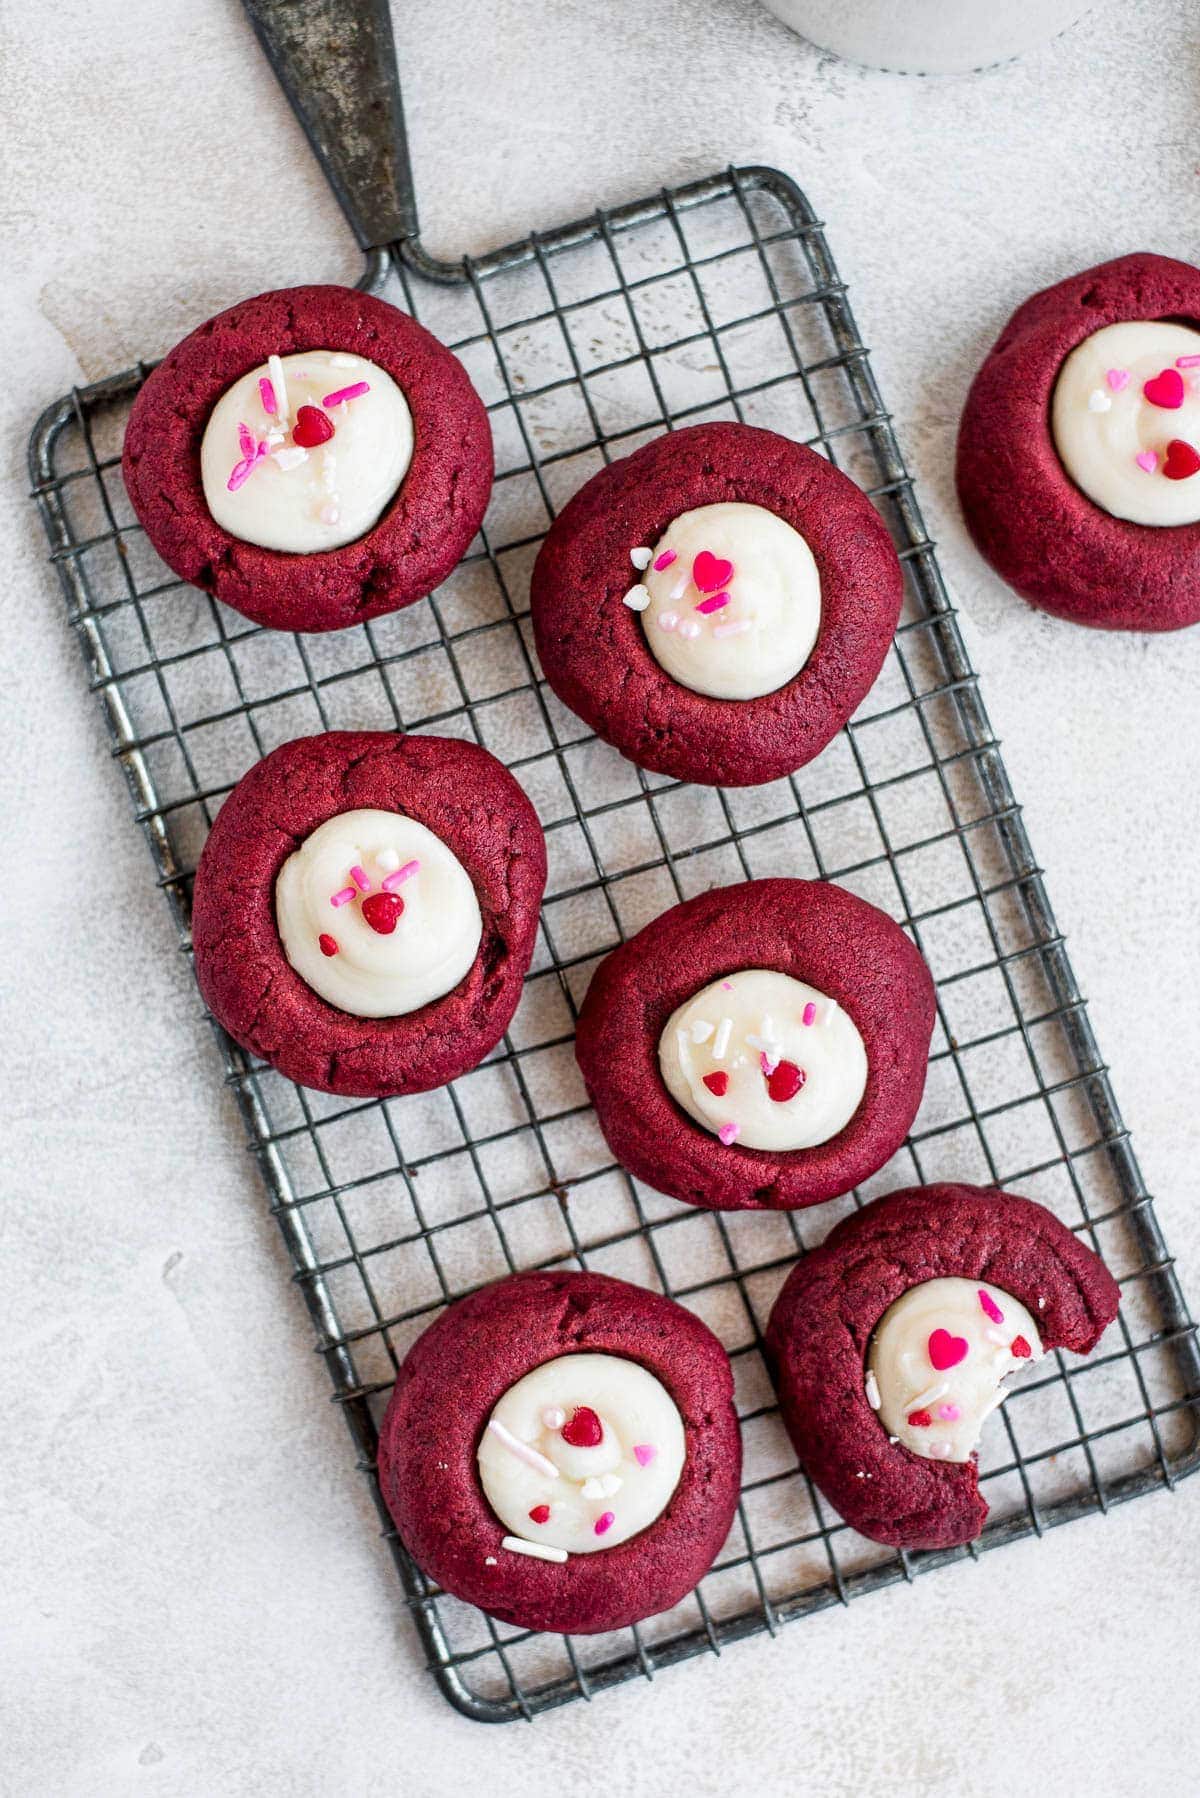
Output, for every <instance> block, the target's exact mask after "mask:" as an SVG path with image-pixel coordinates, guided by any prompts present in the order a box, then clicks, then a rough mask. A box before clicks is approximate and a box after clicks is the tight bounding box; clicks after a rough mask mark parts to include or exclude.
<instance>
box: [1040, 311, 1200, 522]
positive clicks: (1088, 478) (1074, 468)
mask: <svg viewBox="0 0 1200 1798" xmlns="http://www.w3.org/2000/svg"><path fill="white" fill-rule="evenodd" d="M1051 428H1052V431H1053V435H1054V446H1055V448H1056V449H1057V451H1058V455H1059V460H1060V461H1061V462H1062V465H1063V467H1064V468H1065V469H1066V471H1067V473H1068V474H1069V475H1070V477H1071V479H1072V480H1073V481H1074V482H1075V485H1076V486H1077V487H1080V488H1082V489H1083V491H1084V493H1086V494H1087V496H1088V498H1089V499H1090V500H1093V501H1094V502H1095V504H1096V505H1098V506H1099V507H1100V508H1101V509H1102V510H1103V511H1105V512H1108V513H1110V514H1111V515H1112V517H1114V518H1124V519H1128V520H1129V521H1130V523H1132V524H1149V525H1179V524H1194V523H1196V521H1197V520H1200V331H1195V330H1192V329H1191V328H1190V327H1189V326H1187V325H1173V324H1163V323H1160V322H1158V321H1156V320H1151V319H1146V320H1132V321H1130V322H1127V323H1125V324H1119V325H1106V326H1105V327H1104V329H1103V330H1100V331H1094V332H1093V333H1092V335H1091V336H1090V337H1085V338H1084V340H1083V342H1082V343H1081V344H1078V345H1077V346H1076V347H1075V349H1073V350H1072V351H1071V354H1070V355H1069V356H1068V357H1067V359H1066V361H1065V362H1064V363H1063V365H1062V368H1061V369H1060V371H1059V375H1058V381H1057V383H1056V385H1055V389H1054V400H1053V404H1052V408H1051Z"/></svg>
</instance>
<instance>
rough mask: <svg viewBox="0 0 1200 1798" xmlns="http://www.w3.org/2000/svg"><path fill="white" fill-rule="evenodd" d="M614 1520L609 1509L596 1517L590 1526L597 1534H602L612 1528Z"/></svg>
mask: <svg viewBox="0 0 1200 1798" xmlns="http://www.w3.org/2000/svg"><path fill="white" fill-rule="evenodd" d="M616 1521H617V1520H616V1517H615V1516H614V1515H613V1513H612V1512H611V1511H605V1513H604V1515H603V1516H602V1517H597V1519H596V1521H595V1523H594V1524H593V1526H592V1527H593V1529H594V1530H595V1532H596V1534H597V1535H598V1536H603V1535H604V1534H605V1532H606V1531H607V1530H610V1529H611V1528H612V1526H613V1524H614V1523H615V1522H616Z"/></svg>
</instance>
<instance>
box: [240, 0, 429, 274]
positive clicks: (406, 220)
mask: <svg viewBox="0 0 1200 1798" xmlns="http://www.w3.org/2000/svg"><path fill="white" fill-rule="evenodd" d="M242 5H243V6H244V7H245V10H246V14H247V17H248V18H249V20H250V23H251V25H252V26H253V27H254V33H255V36H256V37H257V38H258V41H259V43H260V44H261V45H262V47H263V49H264V50H265V51H266V53H267V59H268V61H269V62H270V64H271V67H272V68H273V69H274V71H275V74H276V75H277V77H278V79H279V84H280V86H281V87H282V88H283V91H284V93H285V94H286V95H287V97H288V99H289V101H290V102H291V106H292V111H293V112H294V113H295V114H296V117H297V118H298V119H299V121H300V123H301V125H302V126H303V127H304V135H305V136H306V137H307V139H308V141H309V143H310V144H311V145H312V148H313V152H314V154H315V156H316V158H317V161H318V162H319V163H320V165H321V167H322V168H323V169H324V171H325V174H326V177H327V179H328V181H329V184H330V186H331V187H332V188H333V191H334V193H335V194H336V195H337V198H338V202H339V204H340V205H341V208H342V211H343V212H344V213H345V215H346V217H347V219H348V220H349V222H350V228H351V230H352V231H353V232H354V235H355V237H357V239H358V241H359V244H360V246H361V247H362V248H363V249H364V250H376V249H380V248H382V247H383V245H385V244H389V243H395V242H397V241H399V240H400V239H401V238H405V237H415V236H416V233H417V204H416V199H415V197H414V194H413V181H412V167H411V164H410V163H409V159H408V139H407V136H406V135H405V130H404V108H403V105H402V103H401V99H400V77H399V74H398V72H397V68H396V46H395V42H394V41H393V38H392V20H391V14H390V12H389V11H388V3H387V0H242Z"/></svg>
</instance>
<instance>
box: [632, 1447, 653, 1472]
mask: <svg viewBox="0 0 1200 1798" xmlns="http://www.w3.org/2000/svg"><path fill="white" fill-rule="evenodd" d="M657 1456H658V1450H657V1449H656V1448H655V1446H654V1444H653V1443H652V1442H639V1443H637V1444H636V1446H635V1447H634V1451H633V1458H634V1460H635V1461H636V1462H637V1464H638V1466H639V1467H649V1465H650V1463H651V1461H653V1460H655V1459H656V1458H657Z"/></svg>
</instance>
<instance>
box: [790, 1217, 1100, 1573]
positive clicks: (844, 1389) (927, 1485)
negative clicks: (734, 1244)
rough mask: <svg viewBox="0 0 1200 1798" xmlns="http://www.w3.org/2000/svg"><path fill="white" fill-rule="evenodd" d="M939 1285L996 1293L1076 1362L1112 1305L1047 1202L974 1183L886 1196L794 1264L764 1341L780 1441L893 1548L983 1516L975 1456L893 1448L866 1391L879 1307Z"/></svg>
mask: <svg viewBox="0 0 1200 1798" xmlns="http://www.w3.org/2000/svg"><path fill="white" fill-rule="evenodd" d="M941 1278H963V1279H968V1280H981V1281H988V1282H990V1283H991V1284H993V1285H995V1286H999V1287H1000V1288H1001V1289H1002V1290H1003V1291H1004V1292H1008V1293H1011V1294H1012V1296H1013V1298H1015V1299H1018V1300H1019V1301H1020V1302H1021V1304H1023V1305H1024V1306H1025V1308H1026V1309H1027V1310H1028V1311H1029V1313H1030V1314H1031V1316H1033V1317H1034V1318H1035V1319H1036V1321H1037V1326H1038V1332H1039V1334H1040V1335H1041V1338H1042V1342H1043V1344H1044V1345H1045V1347H1046V1348H1047V1349H1048V1350H1049V1349H1056V1348H1065V1349H1070V1350H1071V1351H1072V1353H1074V1354H1077V1355H1084V1354H1087V1352H1088V1351H1089V1350H1090V1349H1092V1348H1093V1347H1094V1346H1095V1344H1096V1343H1097V1341H1098V1340H1099V1338H1100V1336H1101V1335H1102V1333H1103V1332H1104V1330H1105V1329H1106V1328H1107V1326H1108V1325H1109V1324H1110V1323H1111V1322H1112V1320H1113V1318H1114V1317H1115V1316H1116V1314H1117V1305H1118V1301H1119V1298H1120V1294H1119V1291H1118V1288H1117V1283H1116V1281H1115V1280H1114V1279H1113V1277H1112V1275H1111V1274H1110V1273H1109V1271H1108V1269H1107V1268H1106V1267H1105V1265H1104V1263H1103V1262H1102V1261H1101V1260H1100V1258H1099V1256H1097V1255H1095V1254H1093V1253H1092V1251H1091V1250H1090V1249H1089V1248H1086V1247H1085V1246H1084V1244H1083V1243H1082V1242H1080V1241H1079V1239H1078V1238H1077V1237H1076V1236H1075V1235H1073V1234H1072V1232H1071V1231H1070V1230H1068V1229H1067V1227H1066V1225H1065V1224H1061V1223H1060V1222H1059V1221H1058V1219H1057V1218H1056V1217H1054V1216H1053V1215H1052V1213H1051V1212H1049V1211H1047V1210H1046V1209H1045V1207H1044V1206H1042V1205H1037V1204H1035V1203H1034V1202H1033V1200H1032V1199H1022V1198H1018V1197H1016V1195H1015V1194H1013V1193H1007V1192H998V1191H995V1190H993V1189H987V1188H984V1187H979V1186H958V1185H940V1186H926V1187H912V1188H910V1189H908V1190H906V1191H903V1192H894V1193H891V1194H889V1196H888V1197H887V1198H884V1199H879V1200H877V1201H876V1202H875V1203H874V1204H872V1205H868V1206H867V1207H866V1208H865V1209H864V1210H862V1211H860V1212H857V1213H855V1214H854V1215H853V1216H851V1217H848V1218H846V1219H845V1220H844V1221H843V1222H842V1223H840V1224H839V1225H838V1226H837V1228H836V1229H834V1230H833V1231H831V1233H830V1234H829V1236H828V1237H826V1239H825V1241H824V1243H822V1245H821V1247H820V1248H819V1249H815V1250H814V1251H813V1252H812V1253H811V1254H809V1255H806V1256H805V1258H804V1260H803V1261H801V1262H800V1263H799V1264H798V1265H797V1266H796V1267H794V1268H793V1269H792V1272H791V1273H790V1274H789V1276H788V1278H787V1281H786V1282H785V1284H784V1287H783V1290H782V1291H781V1292H780V1294H779V1297H778V1298H777V1299H776V1301H775V1305H774V1308H773V1310H772V1312H771V1317H770V1321H769V1323H768V1325H767V1335H766V1347H767V1357H768V1362H769V1364H770V1365H771V1369H772V1373H773V1376H774V1379H775V1385H776V1389H777V1391H778V1393H779V1404H780V1409H781V1411H782V1413H783V1420H784V1423H785V1424H786V1425H787V1429H788V1434H789V1435H790V1436H791V1438H792V1441H793V1443H794V1444H795V1448H796V1453H797V1455H798V1456H799V1457H800V1462H801V1465H802V1466H803V1467H804V1469H805V1471H806V1472H807V1473H808V1474H809V1476H810V1477H811V1478H812V1479H813V1480H814V1481H815V1482H816V1484H817V1485H818V1486H819V1487H820V1488H821V1491H822V1492H823V1493H824V1494H825V1496H826V1497H827V1498H828V1499H829V1501H830V1503H831V1504H832V1505H833V1506H834V1507H835V1508H836V1509H837V1510H838V1511H839V1512H840V1513H841V1515H842V1516H843V1517H844V1518H845V1520H846V1522H847V1523H848V1524H850V1525H851V1526H852V1527H853V1528H854V1529H856V1530H858V1531H859V1532H860V1533H861V1534H862V1535H864V1536H870V1537H871V1538H872V1539H873V1540H874V1541H876V1542H886V1543H890V1544H891V1545H892V1546H894V1547H896V1548H914V1549H915V1548H950V1547H955V1546H957V1545H958V1544H960V1543H963V1542H971V1541H973V1540H974V1538H975V1537H976V1536H977V1535H978V1534H979V1532H980V1530H981V1529H982V1528H983V1523H984V1519H985V1518H986V1516H987V1511H988V1508H987V1505H986V1504H985V1503H984V1500H983V1498H982V1496H981V1494H980V1491H979V1479H978V1472H977V1468H976V1465H975V1462H974V1460H971V1461H961V1462H957V1461H927V1460H924V1459H923V1458H922V1457H921V1456H920V1455H914V1454H912V1453H911V1452H910V1451H909V1450H908V1449H906V1448H905V1447H903V1445H902V1444H899V1443H896V1444H893V1443H892V1442H891V1441H890V1440H889V1438H888V1434H887V1431H886V1430H885V1429H884V1427H883V1425H882V1423H881V1422H880V1420H879V1418H878V1416H877V1414H876V1413H875V1412H874V1411H873V1410H872V1409H871V1407H870V1405H869V1404H868V1403H867V1398H866V1394H865V1392H864V1390H863V1382H864V1377H865V1375H864V1369H865V1365H866V1355H867V1349H868V1346H869V1343H870V1340H871V1336H872V1333H873V1332H874V1330H875V1327H876V1325H877V1324H878V1323H879V1320H880V1318H881V1317H882V1316H883V1314H884V1312H885V1311H886V1310H887V1309H888V1306H889V1305H892V1304H894V1302H895V1301H896V1300H897V1299H898V1298H899V1297H900V1296H901V1294H902V1293H904V1292H906V1291H907V1290H908V1288H909V1287H910V1286H915V1285H917V1284H919V1283H920V1282H922V1281H925V1280H936V1279H941ZM1042 1299H1044V1300H1045V1304H1044V1305H1041V1304H1040V1303H1039V1301H1040V1300H1042Z"/></svg>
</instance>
